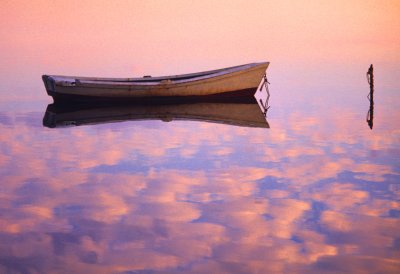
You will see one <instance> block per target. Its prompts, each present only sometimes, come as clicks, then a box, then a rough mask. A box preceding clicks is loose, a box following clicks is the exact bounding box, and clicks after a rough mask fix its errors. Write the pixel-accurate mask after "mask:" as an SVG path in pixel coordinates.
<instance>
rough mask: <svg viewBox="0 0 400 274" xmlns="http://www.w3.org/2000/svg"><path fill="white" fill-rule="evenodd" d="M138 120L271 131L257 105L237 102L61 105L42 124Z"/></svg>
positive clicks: (52, 108)
mask: <svg viewBox="0 0 400 274" xmlns="http://www.w3.org/2000/svg"><path fill="white" fill-rule="evenodd" d="M137 120H162V121H164V122H170V121H173V120H189V121H204V122H212V123H222V124H228V125H235V126H242V127H258V128H269V124H268V122H267V121H266V119H265V118H264V115H263V113H262V112H261V111H260V109H259V107H258V105H257V103H256V102H255V100H254V99H253V100H252V101H249V100H245V101H237V100H236V101H234V102H200V103H195V102H182V101H181V102H168V103H167V104H161V103H142V104H128V105H109V106H107V105H88V104H85V105H82V104H81V105H74V106H68V105H59V104H50V105H48V106H47V109H46V112H45V115H44V117H43V125H44V126H45V127H49V128H55V127H66V126H80V125H93V124H103V123H112V122H122V121H137Z"/></svg>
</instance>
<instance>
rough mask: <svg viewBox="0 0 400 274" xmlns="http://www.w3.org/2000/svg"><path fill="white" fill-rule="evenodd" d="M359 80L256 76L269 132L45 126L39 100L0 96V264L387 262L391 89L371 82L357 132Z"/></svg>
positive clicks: (396, 206)
mask: <svg viewBox="0 0 400 274" xmlns="http://www.w3.org/2000/svg"><path fill="white" fill-rule="evenodd" d="M366 69H367V68H366ZM364 77H365V76H364V71H362V73H361V75H360V79H362V81H361V80H360V79H358V80H360V83H362V85H361V86H362V87H361V86H360V89H359V90H346V89H342V90H336V89H333V88H325V89H324V88H323V87H319V88H318V89H316V90H310V92H307V91H304V92H302V93H300V94H299V93H295V92H294V91H291V90H289V91H286V92H285V91H281V92H279V93H278V92H275V93H274V88H273V87H274V84H273V83H274V82H273V79H271V82H272V85H271V87H270V88H271V100H270V104H271V109H270V111H269V113H268V122H269V124H270V128H257V127H246V126H234V125H226V124H219V123H209V122H202V121H185V120H184V121H172V122H163V121H161V120H159V119H158V120H145V121H125V122H120V123H111V124H110V123H108V124H98V125H86V126H77V127H74V126H73V127H67V128H47V127H43V126H42V118H43V116H44V113H45V110H46V107H47V102H45V101H32V102H22V101H16V102H7V103H2V104H1V108H0V109H1V112H0V132H1V135H0V138H1V142H0V150H1V156H0V176H1V186H0V196H1V199H0V216H1V219H0V222H1V223H0V230H1V232H0V243H1V245H0V247H1V249H0V270H1V271H0V272H2V273H267V272H283V273H322V272H327V273H341V272H348V273H364V272H371V273H378V272H379V273H396V272H397V273H398V271H399V267H400V262H399V255H400V229H399V227H400V220H399V218H400V203H399V198H400V181H399V179H400V159H399V152H400V143H399V141H400V140H399V138H400V130H399V127H398V118H399V117H400V111H399V109H398V106H399V102H400V100H399V96H397V93H396V91H390V90H382V89H379V88H378V89H377V90H376V92H375V108H374V116H375V117H374V127H373V130H371V129H370V128H369V126H368V124H367V122H366V116H367V112H368V109H369V101H368V99H367V95H368V92H369V86H368V84H367V82H366V80H365V79H364ZM377 86H379V84H377ZM38 92H42V93H44V92H45V91H44V88H43V90H38ZM330 94H335V96H334V98H337V99H334V98H333V99H325V98H330ZM47 101H48V102H50V100H47ZM255 106H256V108H257V105H255Z"/></svg>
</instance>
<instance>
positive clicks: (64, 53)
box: [0, 0, 400, 97]
mask: <svg viewBox="0 0 400 274" xmlns="http://www.w3.org/2000/svg"><path fill="white" fill-rule="evenodd" d="M399 15H400V2H399V1H323V2H321V1H191V2H190V3H188V2H187V1H97V0H96V1H5V2H4V1H3V3H2V4H1V9H0V17H1V24H0V35H1V37H2V42H1V44H0V59H1V60H2V66H1V67H0V73H1V75H2V79H1V80H2V83H3V84H2V85H0V92H1V93H5V92H6V90H7V92H10V93H11V90H13V92H15V91H16V90H20V89H24V87H26V86H31V87H32V86H33V85H34V87H35V88H38V87H39V86H40V85H41V83H40V75H41V74H44V73H48V74H70V75H71V74H72V75H76V74H78V75H96V76H111V77H114V76H115V77H123V76H130V77H131V76H141V75H144V74H152V75H165V74H175V73H185V72H194V71H200V70H207V69H213V68H219V67H225V66H231V65H238V64H243V63H249V62H254V61H264V60H265V61H271V68H270V69H271V70H274V69H275V73H276V77H278V80H280V79H286V78H287V77H288V76H290V75H283V72H287V73H288V69H289V70H290V69H292V70H293V67H296V68H297V70H300V69H301V70H304V69H310V70H311V71H318V70H321V68H325V69H328V70H329V66H341V67H343V66H352V67H354V68H357V69H359V67H358V66H361V65H362V67H364V63H365V64H366V65H368V63H372V62H374V63H379V64H380V65H381V66H385V73H384V75H385V76H384V77H386V78H385V79H388V80H390V81H393V82H394V80H395V79H397V78H398V77H397V76H398V74H399V72H398V71H399V69H398V64H399V62H400V16H399ZM300 66H301V67H300ZM272 73H274V72H273V71H272ZM293 73H294V74H298V71H293ZM21 79H24V81H21ZM30 92H32V93H37V90H35V91H30ZM3 97H4V96H3Z"/></svg>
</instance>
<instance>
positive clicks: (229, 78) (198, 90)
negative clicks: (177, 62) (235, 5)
mask: <svg viewBox="0 0 400 274" xmlns="http://www.w3.org/2000/svg"><path fill="white" fill-rule="evenodd" d="M268 65H269V62H260V63H251V64H245V65H241V66H235V67H229V68H223V69H217V70H211V71H205V72H198V73H191V74H182V75H174V76H161V77H152V76H143V77H140V78H98V77H78V76H59V75H43V76H42V79H43V82H44V85H45V88H46V91H47V94H48V95H49V96H51V97H53V100H54V102H70V101H75V102H127V101H132V100H137V99H152V100H153V99H157V98H158V99H160V98H161V99H165V98H168V97H170V98H171V97H184V98H186V99H188V98H195V99H196V98H199V97H211V98H215V97H232V96H248V95H253V94H254V92H255V91H256V89H257V87H258V85H259V83H260V81H261V80H262V78H263V75H264V74H265V73H266V69H267V68H268Z"/></svg>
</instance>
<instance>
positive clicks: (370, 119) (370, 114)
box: [367, 64, 374, 129]
mask: <svg viewBox="0 0 400 274" xmlns="http://www.w3.org/2000/svg"><path fill="white" fill-rule="evenodd" d="M367 79H368V83H369V95H368V99H369V110H368V113H367V123H368V126H369V127H370V129H372V127H373V126H374V67H373V65H372V64H371V66H370V67H369V69H368V72H367Z"/></svg>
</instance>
